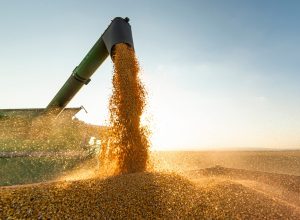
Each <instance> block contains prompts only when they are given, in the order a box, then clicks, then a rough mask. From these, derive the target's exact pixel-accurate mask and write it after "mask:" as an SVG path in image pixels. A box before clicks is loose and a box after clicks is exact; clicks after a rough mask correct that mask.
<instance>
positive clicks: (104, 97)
mask: <svg viewBox="0 0 300 220" xmlns="http://www.w3.org/2000/svg"><path fill="white" fill-rule="evenodd" d="M299 12H300V2H299V1H296V0H295V1H290V0H286V1H278V0H264V1H261V0H251V1H250V0H248V1H237V0H236V1H232V0H227V1H224V0H206V1H204V0H203V1H201V0H198V1H196V0H195V1H193V0H187V1H183V0H182V1H178V0H152V1H146V0H139V1H138V0H123V1H116V0H113V1H100V0H98V1H91V0H86V1H78V0H63V1H59V0H52V1H45V0H28V1H16V0H11V1H2V0H0V27H1V35H0V76H1V82H2V83H1V87H0V94H1V95H0V108H39V107H46V106H47V104H48V103H49V102H50V101H51V99H52V98H53V97H54V95H55V94H56V92H57V91H58V90H59V89H60V87H61V86H62V85H63V83H64V82H65V81H66V79H67V78H68V77H69V76H70V74H71V72H72V70H73V69H74V68H75V67H76V66H77V65H78V64H79V63H80V61H81V60H82V59H83V57H84V56H85V55H86V53H87V52H88V51H89V50H90V48H91V47H92V46H93V44H94V43H95V42H96V41H97V39H98V38H99V37H100V36H101V34H102V33H103V31H104V30H105V29H106V27H107V26H108V25H109V23H110V21H111V20H112V19H113V18H114V17H129V18H130V24H131V26H132V32H133V39H134V44H135V51H136V55H137V57H138V59H139V62H140V65H141V67H142V71H141V78H142V80H143V82H144V84H145V86H146V88H147V91H148V107H147V110H146V112H145V114H144V118H143V121H144V123H146V124H148V125H149V126H150V128H151V129H152V132H153V135H152V137H151V140H152V145H153V146H152V147H153V149H157V150H174V149H176V150H201V149H215V148H222V149H225V148H226V149H228V148H277V149H281V148H300V65H299V62H300V59H299V58H300V42H299V39H300V13H299ZM112 70H113V64H112V61H111V60H110V59H107V60H106V61H105V62H104V64H103V65H102V66H101V67H100V68H99V69H98V70H97V71H96V72H95V74H94V75H93V76H92V77H91V79H92V81H91V82H90V83H89V85H87V86H85V87H84V88H83V89H82V90H80V92H79V93H78V94H77V95H76V96H75V98H74V99H73V100H72V101H71V102H70V104H69V105H68V106H69V107H78V106H81V105H83V106H84V107H85V108H86V109H87V111H88V114H86V113H84V112H83V111H82V112H80V113H79V114H78V115H77V117H78V118H80V119H81V120H84V121H86V122H88V123H93V124H102V125H103V124H105V123H106V120H107V118H108V110H107V107H108V100H109V97H110V95H111V88H112V83H111V79H112Z"/></svg>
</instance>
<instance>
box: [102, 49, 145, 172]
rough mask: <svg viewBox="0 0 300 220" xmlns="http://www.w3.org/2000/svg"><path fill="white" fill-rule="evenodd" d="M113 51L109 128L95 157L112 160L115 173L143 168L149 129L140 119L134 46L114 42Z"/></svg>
mask: <svg viewBox="0 0 300 220" xmlns="http://www.w3.org/2000/svg"><path fill="white" fill-rule="evenodd" d="M114 51H115V53H114V56H113V61H114V75H113V92H112V96H111V98H110V102H109V111H110V120H109V128H110V129H109V130H108V131H107V134H106V138H103V139H102V143H101V146H102V151H101V153H100V159H99V160H100V161H101V163H102V165H104V163H106V164H105V165H106V167H107V165H111V164H112V163H115V167H114V173H115V174H124V173H133V172H140V171H145V169H146V166H147V160H148V148H149V140H148V133H149V132H148V129H147V128H145V127H143V126H141V123H140V121H141V116H142V113H143V110H144V107H145V104H146V99H145V89H144V86H143V84H142V83H141V81H140V79H139V75H138V74H139V64H138V61H137V59H136V57H135V53H134V50H133V49H132V48H131V47H129V46H128V45H127V44H117V45H116V46H115V50H114ZM107 163H108V164H107ZM104 167H105V166H102V169H104Z"/></svg>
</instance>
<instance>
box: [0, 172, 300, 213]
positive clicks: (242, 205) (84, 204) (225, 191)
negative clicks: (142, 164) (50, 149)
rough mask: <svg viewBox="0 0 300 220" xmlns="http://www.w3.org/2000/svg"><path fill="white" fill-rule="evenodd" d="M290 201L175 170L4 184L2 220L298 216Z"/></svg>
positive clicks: (0, 204)
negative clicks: (191, 178)
mask: <svg viewBox="0 0 300 220" xmlns="http://www.w3.org/2000/svg"><path fill="white" fill-rule="evenodd" d="M297 214H299V213H296V212H295V210H294V209H292V208H291V207H290V206H288V205H286V204H284V203H282V202H280V201H278V200H275V199H272V198H271V197H268V196H266V195H264V194H262V193H258V192H256V191H254V190H252V189H250V188H247V187H244V186H243V185H241V184H236V183H234V182H231V181H221V180H217V179H209V178H207V179H205V181H204V182H201V183H198V184H196V183H194V182H191V181H189V180H188V179H185V178H183V177H181V176H178V175H176V174H172V173H143V172H141V173H134V174H125V175H120V176H115V177H111V178H107V179H89V180H80V181H74V182H54V183H41V184H35V185H27V186H19V187H17V186H15V187H2V188H0V219H6V218H8V217H12V218H17V219H24V218H27V219H49V218H50V219H52V218H53V219H88V218H90V219H158V218H160V219H241V218H242V219H297V218H298V215H297Z"/></svg>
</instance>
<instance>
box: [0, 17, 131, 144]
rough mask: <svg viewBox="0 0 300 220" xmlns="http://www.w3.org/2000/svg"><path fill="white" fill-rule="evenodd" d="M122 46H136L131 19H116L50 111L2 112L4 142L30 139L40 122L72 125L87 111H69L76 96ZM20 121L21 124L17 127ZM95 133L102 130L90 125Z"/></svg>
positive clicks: (0, 134) (0, 111) (63, 88)
mask: <svg viewBox="0 0 300 220" xmlns="http://www.w3.org/2000/svg"><path fill="white" fill-rule="evenodd" d="M119 43H126V44H127V45H129V46H130V47H132V48H134V46H133V39H132V33H131V27H130V24H129V18H127V17H126V18H125V19H123V18H121V17H116V18H114V19H113V20H112V22H111V24H110V25H109V26H108V28H107V29H106V30H105V31H104V33H103V34H102V36H101V37H100V38H99V39H98V41H97V42H96V43H95V45H94V46H93V47H92V48H91V50H90V51H89V52H88V53H87V55H86V56H85V57H84V58H83V60H82V61H81V63H80V64H79V65H78V66H77V67H76V68H75V69H74V70H73V72H72V74H71V76H70V77H69V78H68V80H67V81H66V82H65V84H64V85H63V86H62V88H61V89H60V90H59V91H58V93H57V94H56V95H55V96H54V98H53V99H52V100H51V102H50V103H49V104H48V106H47V107H46V108H27V109H0V138H6V139H7V138H26V137H27V136H28V135H30V134H28V132H30V130H32V129H31V128H32V127H33V126H34V124H35V123H34V122H35V121H38V119H40V118H43V117H44V118H45V117H48V118H50V117H51V118H55V120H56V121H60V124H61V121H63V123H69V122H71V121H72V119H73V118H74V116H75V114H77V113H78V112H79V111H80V110H81V109H82V108H83V107H78V108H66V106H67V104H68V103H69V102H70V101H71V100H72V98H73V97H74V96H75V95H76V93H77V92H78V91H79V90H80V89H81V87H82V86H83V85H87V84H88V83H89V82H90V81H91V79H90V78H91V76H92V75H93V74H94V72H95V71H96V70H97V69H98V67H99V66H100V65H101V64H102V63H103V62H104V60H105V59H106V58H107V57H108V56H109V55H110V56H111V58H112V60H113V55H114V46H115V45H116V44H119ZM8 121H10V122H12V123H13V125H14V126H8V123H6V122H8ZM16 121H17V123H16ZM86 126H87V128H90V129H91V130H93V131H94V132H92V133H94V134H91V133H90V134H89V135H90V136H96V137H97V134H96V133H97V132H98V131H99V126H92V125H86Z"/></svg>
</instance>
